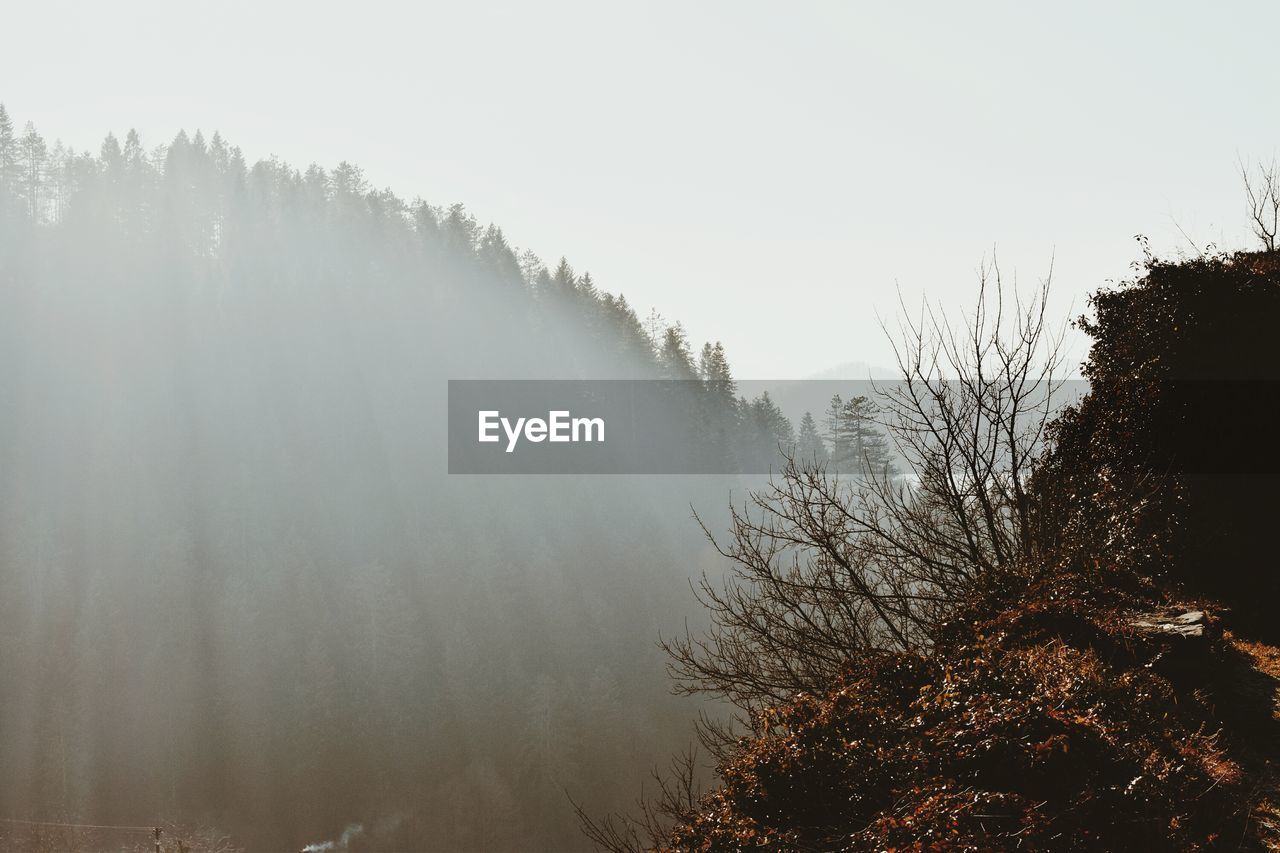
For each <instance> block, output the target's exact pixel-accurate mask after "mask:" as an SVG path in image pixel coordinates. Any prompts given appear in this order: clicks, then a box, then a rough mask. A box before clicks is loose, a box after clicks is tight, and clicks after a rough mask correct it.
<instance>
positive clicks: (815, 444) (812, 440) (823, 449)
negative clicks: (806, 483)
mask: <svg viewBox="0 0 1280 853" xmlns="http://www.w3.org/2000/svg"><path fill="white" fill-rule="evenodd" d="M796 454H797V455H798V456H799V458H800V460H801V461H803V462H804V463H806V464H808V463H813V464H815V465H825V464H826V463H827V459H828V455H827V445H826V444H825V443H824V442H823V440H822V436H821V435H819V434H818V424H817V422H815V421H814V419H813V415H812V414H811V413H809V412H805V413H804V417H803V418H801V419H800V434H799V436H798V437H797V439H796Z"/></svg>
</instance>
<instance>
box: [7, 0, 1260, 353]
mask: <svg viewBox="0 0 1280 853" xmlns="http://www.w3.org/2000/svg"><path fill="white" fill-rule="evenodd" d="M961 7H963V8H961ZM1278 27H1280V4H1275V3H1262V2H1259V3H1241V4H1236V5H1232V6H1230V7H1226V6H1219V7H1213V6H1206V5H1204V4H1190V3H1188V4H1171V3H1168V2H1164V3H1150V4H1145V5H1142V6H1139V5H1138V4H1131V5H1128V6H1126V8H1124V9H1119V8H1116V4H1114V3H1098V4H1070V8H1067V7H1066V4H1052V5H1050V4H1027V3H1007V4H981V5H977V4H969V3H966V4H954V3H936V4H930V5H924V4H911V5H910V7H909V8H908V4H874V5H873V4H870V3H857V2H792V3H781V2H775V3H756V2H743V0H736V2H688V0H686V1H685V2H678V3H677V2H661V3H656V2H651V3H631V4H625V5H624V4H620V3H608V2H600V0H593V2H585V0H584V2H576V1H575V2H560V0H557V2H536V3H534V2H505V3H497V2H465V3H464V2H451V3H448V4H442V3H431V2H414V3H402V4H398V3H388V2H364V3H360V4H353V3H341V4H339V3H327V2H317V0H306V2H301V0H299V2H292V0H291V2H269V1H268V2H262V0H258V2H245V0H222V2H218V3H210V2H205V3H199V4H187V3H182V2H175V0H163V2H161V0H146V2H130V0H120V2H113V3H94V4H86V3H83V2H66V0H43V2H40V3H25V4H10V5H9V6H8V8H6V9H5V12H4V14H3V30H4V36H3V49H0V101H3V102H5V103H6V104H7V105H8V107H9V110H10V112H11V113H12V114H13V115H14V118H15V119H16V120H17V121H18V122H20V123H21V122H25V121H26V120H33V121H35V123H36V124H37V125H38V126H39V128H40V129H41V130H42V132H43V133H44V134H45V136H46V137H47V138H49V139H50V140H52V139H54V138H61V139H62V140H63V141H64V142H66V143H67V144H70V145H73V146H75V147H77V148H84V147H92V148H94V149H95V150H96V148H97V146H98V144H99V142H100V141H101V137H102V136H103V135H104V134H105V133H106V131H108V130H115V131H116V132H117V133H120V132H123V131H126V130H127V129H128V128H129V127H136V128H137V129H138V130H139V131H140V132H141V133H142V134H143V138H144V142H146V143H147V144H148V145H149V146H150V145H154V144H157V143H160V142H164V141H167V140H169V139H170V138H172V136H173V135H174V133H175V132H176V131H177V130H178V129H179V128H186V129H187V130H189V131H192V130H194V129H196V128H202V129H204V130H205V132H206V134H208V133H210V132H211V131H213V130H214V129H218V130H221V131H222V133H223V135H224V136H226V137H227V138H228V139H229V140H230V141H232V142H234V143H236V144H239V145H241V146H242V147H243V148H244V150H245V153H246V155H247V156H248V157H250V158H251V159H254V158H257V157H262V156H266V155H269V154H277V155H279V156H280V157H282V158H283V159H285V160H288V161H290V162H293V163H294V164H296V165H300V166H305V165H306V164H307V163H309V162H312V161H315V162H319V163H321V164H323V165H332V164H333V163H336V162H337V161H339V160H342V159H348V160H352V161H354V162H357V163H359V164H360V165H362V166H363V167H364V168H365V170H366V173H367V175H368V176H369V178H370V179H371V180H372V181H373V182H374V183H375V184H376V185H379V186H385V185H389V186H391V187H392V188H393V189H394V190H396V191H397V192H398V193H399V194H401V195H402V196H405V197H408V198H412V197H413V196H416V195H421V196H422V197H424V198H426V199H427V200H429V201H431V202H433V203H438V204H447V203H450V202H453V201H462V202H465V203H466V204H467V205H468V207H469V208H471V210H472V211H473V212H474V213H475V214H476V215H477V217H478V218H480V219H481V220H482V221H485V222H488V221H494V222H497V223H498V224H500V225H502V226H503V227H504V229H505V230H506V232H507V235H508V237H509V238H510V239H511V240H512V241H513V242H514V243H516V244H517V245H519V246H521V247H529V248H533V249H534V250H535V251H537V252H538V253H539V254H541V255H542V256H543V257H544V259H546V260H547V261H549V262H550V261H553V260H554V259H555V258H557V257H559V256H560V255H561V254H564V255H567V256H568V257H569V260H570V261H571V262H572V263H573V264H574V266H575V267H576V268H578V269H579V270H580V271H581V270H590V271H591V273H592V274H593V276H594V277H595V279H596V281H597V283H598V284H599V285H600V286H602V287H605V288H606V289H609V290H612V291H619V290H620V291H622V292H624V293H625V294H626V295H627V297H628V298H629V299H630V300H631V301H632V303H633V304H634V305H635V306H636V307H637V310H638V311H639V312H640V313H641V314H642V315H643V314H644V313H646V312H647V310H648V309H649V308H650V307H657V308H658V310H659V311H661V312H662V313H663V314H665V315H666V316H667V317H668V318H671V319H680V320H682V321H683V322H684V323H685V325H686V327H687V328H688V329H689V331H690V334H691V337H692V338H693V339H694V341H695V343H700V342H701V341H702V340H704V339H708V338H719V339H721V340H723V341H724V343H725V345H726V346H727V347H728V349H729V355H730V358H731V361H732V362H733V364H734V366H735V368H736V370H737V372H738V373H739V375H742V376H746V377H752V378H793V377H800V376H804V375H808V374H810V373H813V372H816V371H821V370H823V369H825V368H829V367H831V366H833V365H835V364H838V363H840V362H846V361H855V360H856V361H865V362H870V363H880V364H885V363H888V361H889V359H890V356H889V354H888V350H887V347H886V344H885V343H884V340H883V336H882V333H881V332H880V329H879V325H878V321H877V318H876V312H877V311H879V312H880V313H881V314H892V313H893V312H894V311H895V304H896V303H895V295H894V285H895V282H896V283H897V284H899V285H900V286H901V288H902V290H903V292H904V293H905V294H907V295H908V296H909V297H918V296H919V295H920V294H928V295H929V296H930V297H931V298H935V299H938V300H942V301H944V302H945V303H947V304H950V305H955V306H962V305H964V304H965V302H966V301H967V300H968V297H969V296H970V294H971V292H972V287H973V281H974V276H973V271H974V269H975V268H976V266H977V264H978V262H979V261H980V260H981V258H982V257H983V255H984V254H989V253H990V252H991V250H992V248H993V246H994V247H995V248H996V249H997V251H998V253H999V255H1000V257H1001V259H1002V263H1003V265H1004V266H1005V268H1006V271H1009V272H1011V271H1012V270H1014V269H1015V268H1016V270H1017V272H1018V274H1019V276H1020V277H1021V278H1023V279H1027V280H1034V279H1035V278H1036V277H1038V276H1039V275H1041V274H1043V272H1044V271H1045V270H1046V269H1047V267H1048V262H1049V259H1050V257H1051V255H1055V253H1056V276H1055V279H1056V281H1057V297H1058V303H1059V307H1060V310H1062V311H1063V312H1064V313H1065V310H1066V307H1067V306H1068V305H1069V304H1071V303H1072V302H1074V305H1075V307H1076V309H1077V313H1078V312H1079V310H1081V309H1083V307H1084V297H1085V294H1087V293H1088V292H1089V291H1090V290H1092V289H1094V288H1095V287H1097V286H1098V285H1100V284H1102V283H1103V282H1104V280H1106V279H1108V278H1123V277H1125V276H1126V275H1127V274H1128V272H1129V267H1128V264H1129V263H1130V262H1131V261H1133V260H1134V259H1135V258H1137V257H1138V256H1139V252H1138V249H1137V247H1136V245H1135V243H1134V240H1133V237H1134V235H1135V234H1138V233H1144V234H1147V235H1149V236H1150V237H1151V238H1152V242H1153V245H1155V246H1157V247H1160V248H1168V249H1173V248H1176V247H1177V246H1178V245H1179V244H1182V245H1183V246H1184V247H1185V246H1186V245H1187V244H1186V241H1185V240H1184V239H1183V238H1182V236H1181V235H1180V233H1179V228H1178V226H1180V227H1181V229H1183V230H1185V231H1186V232H1187V233H1188V234H1190V235H1191V237H1192V238H1194V239H1195V240H1196V241H1197V242H1199V243H1201V244H1203V243H1207V242H1210V241H1219V242H1221V243H1223V244H1224V245H1229V246H1234V245H1238V244H1240V243H1241V242H1242V241H1244V240H1246V238H1247V229H1246V228H1245V222H1244V211H1243V203H1242V193H1241V191H1240V189H1239V181H1238V178H1237V177H1236V173H1235V169H1236V158H1237V155H1238V154H1239V155H1241V156H1246V157H1259V156H1265V157H1268V158H1269V157H1270V156H1271V154H1272V152H1273V151H1274V149H1275V146H1276V143H1277V141H1278V140H1280V111H1277V110H1276V108H1275V107H1276V93H1277V91H1280V86H1278V85H1277V84H1280V63H1277V62H1276V60H1275V56H1274V46H1273V44H1272V42H1273V41H1274V35H1275V33H1276V32H1277V28H1278Z"/></svg>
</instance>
